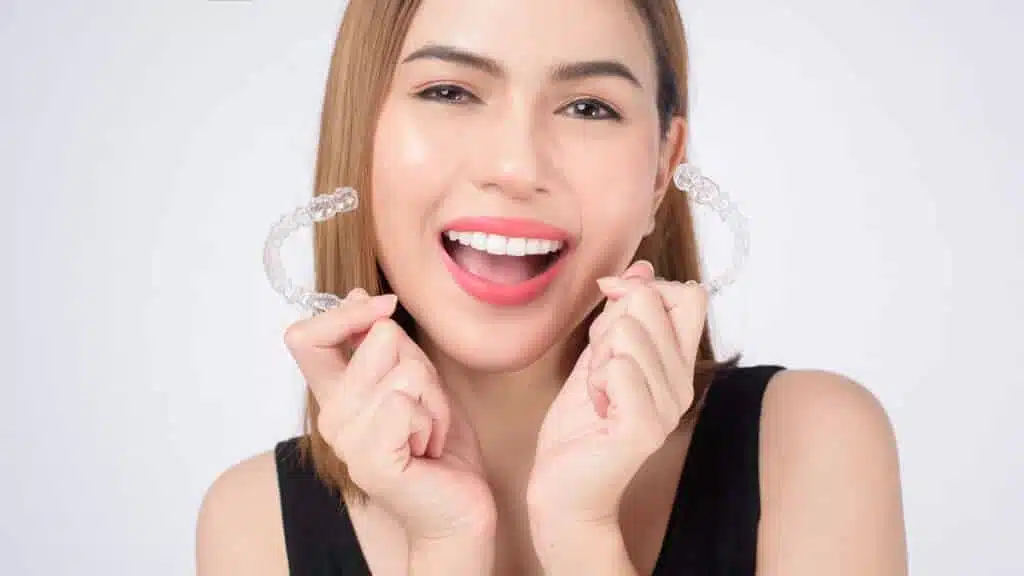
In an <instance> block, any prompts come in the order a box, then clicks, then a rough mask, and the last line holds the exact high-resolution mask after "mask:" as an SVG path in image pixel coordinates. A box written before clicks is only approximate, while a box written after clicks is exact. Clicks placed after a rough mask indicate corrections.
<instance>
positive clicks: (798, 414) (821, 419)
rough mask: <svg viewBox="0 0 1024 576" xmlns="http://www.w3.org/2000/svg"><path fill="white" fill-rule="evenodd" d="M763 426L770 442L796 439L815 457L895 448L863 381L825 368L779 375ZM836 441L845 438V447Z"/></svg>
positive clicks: (881, 410)
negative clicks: (812, 451)
mask: <svg viewBox="0 0 1024 576" xmlns="http://www.w3.org/2000/svg"><path fill="white" fill-rule="evenodd" d="M761 428H762V433H763V434H765V436H766V438H765V440H766V441H767V443H768V444H771V443H774V442H785V443H793V442H798V443H799V444H800V445H801V446H802V447H803V448H804V449H806V450H814V451H816V452H820V454H817V456H827V455H829V454H834V453H837V452H839V453H841V452H846V451H850V450H856V449H867V450H882V451H884V452H890V451H892V452H894V451H895V447H896V441H895V436H894V434H893V428H892V424H891V422H890V420H889V417H888V414H887V413H886V411H885V409H884V408H883V407H882V404H881V403H880V402H879V401H878V398H876V397H875V395H874V394H872V393H871V391H869V390H868V389H867V388H866V387H865V386H864V385H862V384H860V383H859V382H856V381H854V380H852V379H851V378H849V377H847V376H844V375H842V374H837V373H835V372H828V371H825V370H781V371H779V372H778V373H776V374H775V375H774V376H773V377H772V379H771V380H770V382H769V384H768V387H767V389H766V390H765V395H764V404H763V408H762V422H761ZM834 442H842V445H841V446H842V448H843V450H836V448H839V447H840V445H837V444H834ZM769 447H770V446H769Z"/></svg>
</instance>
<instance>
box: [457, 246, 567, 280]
mask: <svg viewBox="0 0 1024 576" xmlns="http://www.w3.org/2000/svg"><path fill="white" fill-rule="evenodd" d="M547 258H548V257H547V256H497V255H495V254H488V253H487V252H482V251H480V250H474V249H473V248H470V247H469V246H464V245H462V244H456V245H454V246H453V247H452V260H454V261H455V263H456V264H458V266H459V268H462V269H463V270H465V271H466V272H469V273H470V274H473V275H474V276H479V277H481V278H483V279H484V280H488V281H490V282H494V283H495V284H519V283H520V282H526V281H527V280H529V279H530V278H533V277H534V276H537V275H538V274H540V273H541V272H542V271H543V269H544V263H545V262H546V261H547Z"/></svg>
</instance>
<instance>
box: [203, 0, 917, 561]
mask: <svg viewBox="0 0 1024 576" xmlns="http://www.w3.org/2000/svg"><path fill="white" fill-rule="evenodd" d="M524 38H529V39H530V41H529V42H524V41H523V39H524ZM438 45H444V46H450V47H455V48H458V49H459V50H462V51H466V52H470V53H473V54H476V55H479V56H483V57H485V58H487V59H489V60H490V61H492V62H493V65H491V66H486V67H483V68H481V67H479V66H470V65H466V64H465V63H457V62H452V61H449V60H447V59H443V58H437V57H436V53H435V56H434V57H423V58H414V59H411V60H409V61H407V62H403V61H404V60H406V59H408V58H409V57H410V56H411V55H413V54H415V53H416V52H417V51H419V50H420V49H422V48H425V47H430V46H438ZM593 60H609V61H615V62H618V63H620V64H621V65H622V66H623V67H624V68H625V69H627V70H629V71H630V74H631V75H632V76H633V77H634V78H635V82H633V81H629V80H626V79H623V78H622V77H620V76H615V75H599V76H589V77H585V78H574V79H571V80H565V79H559V78H557V77H555V76H553V74H552V72H553V71H554V70H557V67H558V66H559V65H562V64H566V63H571V62H579V61H593ZM399 62H400V64H399V66H398V68H397V70H396V73H395V77H394V81H393V84H392V87H391V91H390V92H389V94H388V95H387V98H386V100H385V102H384V105H383V108H382V112H381V117H380V120H379V124H378V131H377V135H376V138H375V141H374V166H373V193H372V197H371V202H373V208H374V226H375V231H376V233H377V236H378V239H379V243H380V265H381V267H382V269H383V270H384V272H385V274H386V275H387V278H388V281H389V284H390V285H391V286H392V288H393V289H394V291H395V294H397V295H398V298H399V299H400V300H401V302H402V304H403V305H404V306H405V307H406V309H408V310H409V311H410V313H411V314H412V315H413V317H414V318H415V319H416V320H417V323H418V325H419V328H420V332H419V333H418V334H416V335H408V334H404V333H403V332H402V331H401V330H400V329H398V328H397V325H396V324H395V323H394V322H393V321H391V320H390V319H389V318H388V317H389V315H390V313H391V311H392V310H393V309H394V301H393V298H392V299H389V298H386V297H384V298H380V297H379V298H372V299H371V298H369V297H368V296H366V294H365V293H361V292H360V291H358V290H357V291H353V293H350V294H349V295H347V296H346V298H345V304H344V305H343V306H341V307H339V308H338V309H336V310H332V311H330V312H328V313H325V314H322V315H319V316H317V317H315V318H311V319H308V320H303V321H301V322H298V323H296V324H295V325H294V326H292V327H290V328H289V330H288V332H287V334H286V335H285V342H286V344H287V346H288V349H289V351H290V352H291V353H292V355H293V356H294V357H295V359H296V362H297V364H298V366H299V369H300V370H301V371H302V373H303V376H304V377H305V378H306V380H307V382H308V384H309V386H310V387H311V389H312V390H313V392H314V394H316V396H317V399H318V403H319V404H320V406H321V417H320V420H319V422H318V426H319V429H320V431H321V433H322V434H323V435H324V437H325V439H327V441H328V443H329V444H330V445H331V447H332V449H334V450H335V452H336V453H337V454H338V455H339V456H341V457H342V458H343V459H344V460H345V461H346V462H347V463H348V464H349V467H350V472H351V474H352V477H353V479H354V480H355V481H356V482H357V483H358V484H359V485H360V486H361V487H363V489H364V490H366V491H367V492H368V493H369V494H370V496H371V501H370V503H369V504H368V505H367V506H359V505H351V506H350V508H351V515H352V518H353V523H354V525H355V527H356V532H357V535H358V537H359V539H360V543H361V545H362V547H363V550H364V554H365V556H366V557H367V559H368V561H369V563H370V566H371V569H372V570H373V571H374V573H375V574H409V573H413V574H433V573H438V574H487V573H493V574H541V573H547V574H563V573H564V574H581V573H586V574H645V573H650V571H651V569H652V568H653V566H654V562H655V560H656V556H657V553H658V549H659V547H660V542H661V540H662V538H663V536H664V529H665V525H666V522H667V520H668V513H669V510H670V507H671V503H672V497H673V495H674V492H675V487H676V482H677V480H678V478H679V473H680V470H681V466H682V462H683V461H684V458H685V455H686V451H687V449H688V445H689V438H690V434H691V432H692V430H691V429H690V428H689V427H687V426H678V422H679V416H680V415H681V414H682V413H683V412H684V411H685V410H686V409H687V408H688V407H689V406H690V403H691V402H692V398H693V390H692V375H693V365H692V364H693V356H694V352H695V349H696V343H697V339H698V337H699V335H700V333H701V330H702V328H703V325H704V317H705V314H706V306H707V301H706V294H705V293H704V292H703V290H702V289H700V288H699V287H693V286H685V285H682V284H679V283H673V282H663V281H657V280H655V279H654V276H655V274H656V271H654V270H653V269H651V268H650V265H649V264H646V263H643V262H635V263H634V262H631V258H632V255H633V254H634V253H635V250H636V248H637V246H638V245H639V243H640V241H641V240H642V238H643V235H644V234H645V233H646V232H647V231H648V230H649V229H650V225H651V222H652V218H653V215H654V213H655V210H656V209H657V206H658V204H659V202H660V201H661V199H662V198H663V195H664V194H665V193H666V188H667V185H668V183H669V177H670V174H671V169H672V167H673V166H674V165H675V164H676V163H677V162H678V161H679V160H680V159H681V158H682V157H683V155H684V142H685V130H686V126H685V122H684V121H683V120H682V119H681V118H675V119H674V120H673V121H672V122H671V124H670V126H669V130H668V132H667V133H665V134H662V133H661V132H660V131H659V126H658V116H657V111H656V107H655V102H656V74H655V66H654V58H653V52H652V48H651V46H650V41H649V39H648V37H647V31H646V28H645V25H644V23H643V21H642V20H641V18H640V17H639V15H637V14H636V13H635V12H634V11H633V9H632V7H631V6H630V5H629V4H628V3H626V2H624V1H621V0H564V1H561V2H548V1H544V0H516V1H514V2H513V1H509V0H477V1H474V2H465V1H464V0H426V1H425V2H424V4H423V6H422V8H421V9H420V11H419V12H418V13H417V15H416V17H415V19H414V21H413V24H412V27H411V29H410V31H409V34H408V37H407V38H406V40H405V43H404V45H403V47H402V52H401V56H400V57H399ZM485 68H486V69H485ZM613 117H614V119H613ZM464 216H508V217H524V218H531V219H536V220H541V221H543V222H546V223H548V224H552V225H555V226H558V227H561V228H563V229H565V230H566V231H568V232H569V234H570V237H571V240H570V244H571V252H570V253H569V254H568V256H566V258H567V260H566V262H565V269H564V270H563V272H562V273H561V274H560V275H559V277H558V278H557V279H556V280H555V282H554V283H553V284H552V285H551V286H550V287H549V288H548V290H547V291H546V292H545V293H544V294H543V295H542V296H541V297H540V298H539V299H537V300H536V301H534V302H532V303H530V304H528V305H525V306H519V307H515V308H501V307H495V306H490V305H487V304H484V303H482V302H479V301H477V300H475V299H473V298H472V297H470V296H469V295H467V294H466V293H464V292H463V291H462V290H461V289H460V288H459V287H458V286H457V285H456V284H455V283H454V282H453V281H452V279H451V276H450V275H449V273H448V272H447V270H446V269H445V268H444V266H443V264H442V263H441V260H440V256H439V254H438V250H439V248H438V236H439V234H440V233H441V231H442V230H443V228H444V224H445V223H446V222H448V221H450V220H452V219H454V218H457V217H464ZM602 278H604V279H603V280H601V281H600V283H599V279H602ZM605 298H607V299H608V301H609V306H608V307H606V309H605V311H604V312H603V313H602V314H601V316H599V317H598V319H597V320H596V321H595V323H594V325H593V326H591V328H590V337H591V338H590V344H589V345H588V346H584V342H585V338H583V336H584V335H585V334H583V333H582V330H584V329H585V328H584V327H582V324H581V323H582V321H583V320H584V318H585V317H586V316H587V314H588V313H590V311H591V310H593V308H594V306H595V305H597V304H598V303H599V302H600V301H601V300H602V299H605ZM441 310H443V311H444V312H443V313H439V312H438V311H441ZM495 334H514V335H515V337H514V338H495V337H494V335H495ZM414 336H415V338H416V341H417V342H418V343H419V344H417V343H415V342H414V341H413V337H414ZM344 344H358V346H357V348H356V352H355V355H354V356H353V357H352V359H351V361H350V362H346V361H345V360H344V358H343V357H342V355H341V354H340V352H339V347H340V346H342V345H344ZM762 430H763V434H762V439H761V458H762V468H761V486H762V500H763V504H762V506H763V515H762V524H761V530H760V534H759V544H760V545H759V551H758V554H759V557H758V563H759V565H758V573H759V574H760V575H761V576H764V575H774V574H785V575H787V576H793V575H795V576H802V575H812V574H813V575H815V576H818V575H822V574H826V575H827V574H865V575H866V574H872V575H876V574H881V575H888V574H893V575H895V574H903V573H905V570H906V568H905V566H906V551H905V545H904V539H903V520H902V507H901V496H900V487H899V471H898V460H897V457H896V448H895V440H894V438H893V434H892V429H891V426H890V424H889V422H888V420H887V418H886V416H885V413H884V411H883V410H882V409H881V407H880V406H879V404H878V402H877V400H875V399H874V397H872V396H871V394H870V393H868V392H867V391H866V390H865V389H864V388H863V387H862V386H860V385H859V384H857V383H854V382H852V381H850V380H849V379H847V378H845V377H843V376H840V375H837V374H832V373H828V372H820V371H796V370H790V371H785V372H782V373H780V374H778V375H777V376H775V378H774V379H773V380H772V382H771V383H770V385H769V389H768V392H767V396H766V398H765V405H764V411H763V414H762ZM838 447H841V449H837V448H838ZM583 471H586V473H585V474H583V473H582V472H583ZM350 504H351V503H350ZM197 547H198V548H197V561H198V573H199V574H200V576H220V575H222V574H239V573H244V574H252V575H256V576H260V575H264V574H266V575H271V574H273V575H283V574H287V562H286V559H285V554H284V541H283V534H282V532H281V519H280V510H279V500H278V494H277V486H276V479H275V476H274V463H273V455H272V453H266V454H262V455H259V456H256V457H254V458H252V459H250V460H247V461H246V462H243V463H241V464H239V465H237V466H235V467H232V468H231V469H229V470H228V471H226V472H225V473H224V474H223V475H222V476H221V477H219V478H218V479H217V481H216V482H215V483H214V484H213V486H212V487H211V488H210V490H209V492H208V493H207V495H206V498H205V499H204V502H203V506H202V509H201V511H200V516H199V523H198V535H197Z"/></svg>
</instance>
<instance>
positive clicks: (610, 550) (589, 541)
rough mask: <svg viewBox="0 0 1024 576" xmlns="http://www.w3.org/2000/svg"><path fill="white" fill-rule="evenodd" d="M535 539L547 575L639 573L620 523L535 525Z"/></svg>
mask: <svg viewBox="0 0 1024 576" xmlns="http://www.w3.org/2000/svg"><path fill="white" fill-rule="evenodd" d="M533 540H534V547H535V549H536V552H537V557H538V559H539V560H540V564H541V566H542V567H543V569H544V574H547V575H550V576H561V575H562V574H567V575H568V574H588V575H594V576H601V575H607V576H613V575H614V576H636V569H635V568H634V567H633V563H632V561H631V560H630V559H629V553H628V551H627V550H626V543H625V540H623V538H622V530H621V528H620V527H619V525H618V523H598V524H578V525H574V526H557V527H556V526H547V527H541V526H536V527H535V528H534V538H533Z"/></svg>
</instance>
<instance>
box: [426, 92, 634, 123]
mask: <svg viewBox="0 0 1024 576" xmlns="http://www.w3.org/2000/svg"><path fill="white" fill-rule="evenodd" d="M444 92H455V93H456V94H457V95H459V96H462V97H464V98H467V99H468V100H469V102H471V103H479V102H480V99H479V98H477V97H476V96H474V95H473V93H471V92H470V91H468V90H466V89H464V88H462V87H460V86H455V85H453V84H438V85H436V86H430V87H429V88H425V89H423V90H421V91H420V92H417V93H416V96H417V97H419V98H422V99H424V100H433V101H437V102H440V103H442V104H462V103H463V101H458V100H453V99H451V98H449V97H445V96H441V95H440V94H441V93H444ZM580 104H586V105H589V106H595V107H597V108H600V109H603V114H604V115H603V116H598V117H594V116H587V115H582V116H580V117H581V118H583V119H584V120H614V121H619V120H622V116H621V115H620V114H619V113H618V112H616V111H615V110H614V109H613V108H612V107H611V106H609V105H608V104H605V103H604V102H602V101H600V100H598V99H596V98H580V99H578V100H573V101H572V102H570V103H569V104H567V105H566V106H565V107H563V109H564V108H569V107H573V108H575V107H577V106H579V105H580ZM599 113H600V112H599Z"/></svg>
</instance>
